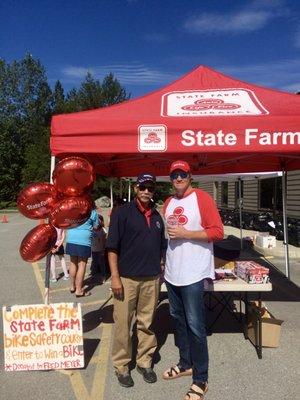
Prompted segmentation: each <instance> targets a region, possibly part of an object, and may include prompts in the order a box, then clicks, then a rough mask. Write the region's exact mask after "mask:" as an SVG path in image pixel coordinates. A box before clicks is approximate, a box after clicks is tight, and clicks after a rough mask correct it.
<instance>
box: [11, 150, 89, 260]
mask: <svg viewBox="0 0 300 400" xmlns="http://www.w3.org/2000/svg"><path fill="white" fill-rule="evenodd" d="M94 180H95V172H94V169H93V166H92V165H91V164H90V163H89V162H88V161H87V160H85V159H83V158H80V157H68V158H65V159H63V160H61V161H60V162H59V163H58V164H57V165H56V167H55V169H54V172H53V185H52V184H50V183H45V182H40V183H32V184H30V185H28V186H27V187H26V188H25V189H23V190H22V191H21V192H20V193H19V196H18V199H17V205H18V209H19V211H20V212H21V213H22V214H23V215H25V216H26V217H28V218H32V219H40V218H49V222H50V223H49V224H42V225H39V226H37V227H35V228H34V229H32V230H31V231H30V232H28V234H27V235H26V236H25V238H24V239H23V241H22V243H21V246H20V254H21V257H22V258H23V259H24V260H25V261H28V262H34V261H38V260H40V259H41V258H43V257H44V256H45V255H46V254H47V253H48V252H49V251H50V250H51V249H52V248H53V246H54V244H55V242H56V238H57V233H56V230H55V227H57V228H63V229H67V228H74V227H76V226H78V225H81V224H83V223H84V222H85V221H86V220H87V219H88V218H89V216H90V214H91V210H92V204H93V202H92V199H91V197H90V190H91V189H92V187H93V183H94Z"/></svg>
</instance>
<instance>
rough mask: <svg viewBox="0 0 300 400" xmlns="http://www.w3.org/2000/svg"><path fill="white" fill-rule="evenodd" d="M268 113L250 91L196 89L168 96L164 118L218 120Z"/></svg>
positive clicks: (164, 106)
mask: <svg viewBox="0 0 300 400" xmlns="http://www.w3.org/2000/svg"><path fill="white" fill-rule="evenodd" d="M262 114H269V112H268V111H267V110H266V109H265V108H264V107H263V105H262V104H261V103H260V101H259V100H258V98H257V97H256V95H255V93H254V92H252V91H251V90H249V89H217V90H195V91H182V92H170V93H166V94H164V95H163V97H162V107H161V115H162V116H163V117H167V116H168V117H215V116H225V117H226V116H233V115H237V116H238V115H262Z"/></svg>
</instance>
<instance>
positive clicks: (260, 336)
mask: <svg viewBox="0 0 300 400" xmlns="http://www.w3.org/2000/svg"><path fill="white" fill-rule="evenodd" d="M258 309H259V314H258V348H257V355H258V358H259V359H262V319H261V314H260V310H261V292H259V294H258Z"/></svg>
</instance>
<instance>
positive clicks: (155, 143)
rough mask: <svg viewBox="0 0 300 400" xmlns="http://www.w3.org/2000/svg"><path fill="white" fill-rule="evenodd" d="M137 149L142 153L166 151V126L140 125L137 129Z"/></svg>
mask: <svg viewBox="0 0 300 400" xmlns="http://www.w3.org/2000/svg"><path fill="white" fill-rule="evenodd" d="M138 137H139V139H138V149H139V151H142V152H148V151H150V152H153V151H165V150H167V127H166V125H154V124H153V125H140V126H139V127H138Z"/></svg>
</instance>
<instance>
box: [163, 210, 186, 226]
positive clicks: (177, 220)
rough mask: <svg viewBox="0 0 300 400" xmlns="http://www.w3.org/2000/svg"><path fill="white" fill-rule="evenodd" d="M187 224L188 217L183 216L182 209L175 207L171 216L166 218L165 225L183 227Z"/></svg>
mask: <svg viewBox="0 0 300 400" xmlns="http://www.w3.org/2000/svg"><path fill="white" fill-rule="evenodd" d="M187 222H188V217H187V216H186V215H184V208H183V207H176V208H174V210H173V214H171V215H169V216H168V217H167V225H169V226H178V225H185V224H186V223H187Z"/></svg>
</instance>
